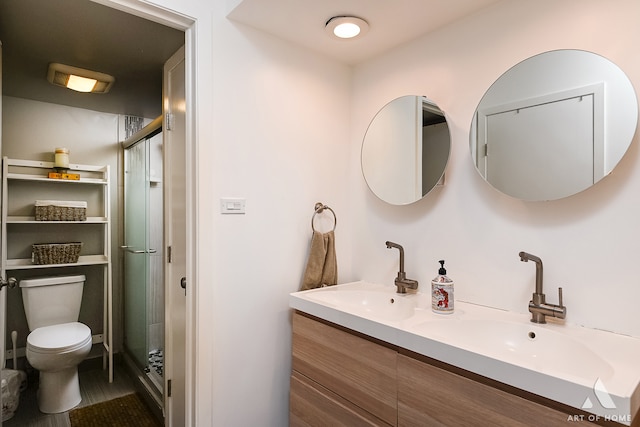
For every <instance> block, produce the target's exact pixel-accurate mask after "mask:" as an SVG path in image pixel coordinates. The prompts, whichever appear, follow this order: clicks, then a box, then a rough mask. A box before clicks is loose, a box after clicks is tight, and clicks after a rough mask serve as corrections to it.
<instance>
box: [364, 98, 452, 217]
mask: <svg viewBox="0 0 640 427" xmlns="http://www.w3.org/2000/svg"><path fill="white" fill-rule="evenodd" d="M450 149H451V140H450V137H449V127H448V126H447V121H446V119H445V117H444V113H443V112H442V110H440V108H438V106H437V105H435V104H434V103H433V102H431V101H429V100H428V99H427V98H425V97H424V96H403V97H400V98H397V99H394V100H393V101H391V102H389V103H388V104H387V105H385V106H384V107H382V109H381V110H380V111H379V112H378V113H377V114H376V115H375V117H374V118H373V120H372V121H371V123H370V124H369V127H368V129H367V132H366V134H365V136H364V141H363V143H362V157H361V161H362V174H363V175H364V179H365V181H366V182H367V185H368V186H369V189H370V190H371V191H372V192H373V194H375V195H376V196H377V197H378V198H379V199H381V200H383V201H385V202H387V203H390V204H392V205H407V204H410V203H413V202H416V201H418V200H420V199H421V198H423V197H424V196H425V195H426V194H427V193H428V192H429V191H431V189H433V187H435V186H436V185H437V184H438V183H439V182H442V180H443V176H444V170H445V167H446V166H447V161H448V160H449V151H450Z"/></svg>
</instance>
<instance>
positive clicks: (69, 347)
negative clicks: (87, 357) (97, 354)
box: [27, 322, 92, 354]
mask: <svg viewBox="0 0 640 427" xmlns="http://www.w3.org/2000/svg"><path fill="white" fill-rule="evenodd" d="M91 339H92V338H91V329H89V327H88V326H87V325H85V324H83V323H80V322H70V323H62V324H59V325H51V326H43V327H41V328H37V329H35V330H33V331H31V333H30V334H29V335H28V336H27V348H28V349H29V350H30V351H32V352H36V353H41V354H50V353H66V352H70V351H74V350H78V349H80V348H83V347H84V346H86V345H87V344H88V343H89V342H91Z"/></svg>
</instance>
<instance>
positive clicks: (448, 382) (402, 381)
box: [398, 354, 596, 427]
mask: <svg viewBox="0 0 640 427" xmlns="http://www.w3.org/2000/svg"><path fill="white" fill-rule="evenodd" d="M578 412H579V411H578ZM584 418H585V420H584V421H582V422H580V423H577V422H573V421H571V422H569V421H568V420H569V414H567V413H565V412H562V411H559V410H556V409H553V408H549V407H547V406H544V405H541V404H538V403H536V402H533V401H531V400H527V399H525V398H523V397H520V396H517V395H515V394H511V393H508V392H506V391H504V390H500V389H497V388H494V387H492V386H491V385H488V384H483V383H481V382H478V381H475V380H473V379H470V378H466V377H464V376H461V375H458V374H456V373H454V372H450V371H447V370H444V369H441V368H439V367H437V366H433V365H431V364H429V363H424V362H422V361H419V360H416V359H415V358H413V357H407V356H405V355H402V354H399V355H398V426H402V427H408V426H416V427H422V426H474V427H475V426H478V427H480V426H486V427H494V426H521V427H527V426H530V427H538V426H541V425H544V426H545V427H567V426H569V425H572V424H579V425H596V424H593V423H590V422H588V421H586V420H587V418H588V417H587V416H586V415H585V416H584Z"/></svg>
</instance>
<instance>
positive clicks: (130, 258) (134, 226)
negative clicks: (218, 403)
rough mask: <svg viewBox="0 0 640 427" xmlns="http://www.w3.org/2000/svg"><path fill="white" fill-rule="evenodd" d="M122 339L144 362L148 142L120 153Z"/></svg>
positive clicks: (142, 366)
mask: <svg viewBox="0 0 640 427" xmlns="http://www.w3.org/2000/svg"><path fill="white" fill-rule="evenodd" d="M124 163H125V165H124V169H125V174H124V242H125V244H124V246H123V252H124V340H125V347H126V348H127V350H128V352H129V354H130V355H131V356H132V357H133V359H134V360H135V362H136V363H137V364H138V366H139V367H140V368H145V367H146V366H147V364H148V348H149V346H148V340H149V338H148V335H147V332H148V327H147V311H148V306H147V294H148V289H147V288H148V286H149V261H150V260H149V232H148V230H149V226H148V218H149V180H148V170H149V144H148V140H144V141H141V142H139V143H138V144H136V145H134V146H132V147H130V148H128V149H126V150H125V153H124Z"/></svg>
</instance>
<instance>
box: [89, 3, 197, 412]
mask: <svg viewBox="0 0 640 427" xmlns="http://www.w3.org/2000/svg"><path fill="white" fill-rule="evenodd" d="M91 1H93V2H95V3H99V4H102V5H104V6H107V7H110V8H113V9H117V10H120V11H123V12H125V13H129V14H131V15H135V16H138V17H141V18H144V19H148V20H150V21H154V22H157V23H159V24H163V25H166V26H169V27H172V28H175V29H178V30H181V31H184V33H185V68H186V70H185V95H186V105H185V107H186V117H185V122H186V123H185V126H186V135H185V155H186V171H187V173H186V177H185V178H186V189H187V191H186V207H185V208H186V217H187V218H186V220H187V221H186V222H187V224H186V225H187V233H186V241H187V242H186V248H187V251H186V252H187V253H186V254H185V255H186V277H187V282H188V283H189V286H187V290H186V291H187V292H186V294H187V295H186V319H185V321H186V336H185V344H186V348H185V422H184V425H195V420H196V418H197V414H196V399H195V391H196V386H197V384H196V376H195V369H196V352H197V349H196V345H195V343H196V342H197V341H196V332H197V316H198V312H197V304H196V301H197V298H196V292H197V282H196V272H197V250H196V243H197V242H196V236H197V235H198V233H197V221H196V217H197V205H196V190H197V174H198V166H197V165H198V163H197V156H196V152H197V149H196V130H197V123H196V117H197V112H196V34H197V31H196V20H195V19H194V18H191V17H189V16H187V15H185V14H182V13H180V12H177V11H173V10H169V9H167V8H162V7H160V6H157V5H154V4H150V3H147V2H145V0H91ZM166 321H167V319H165V322H166Z"/></svg>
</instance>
